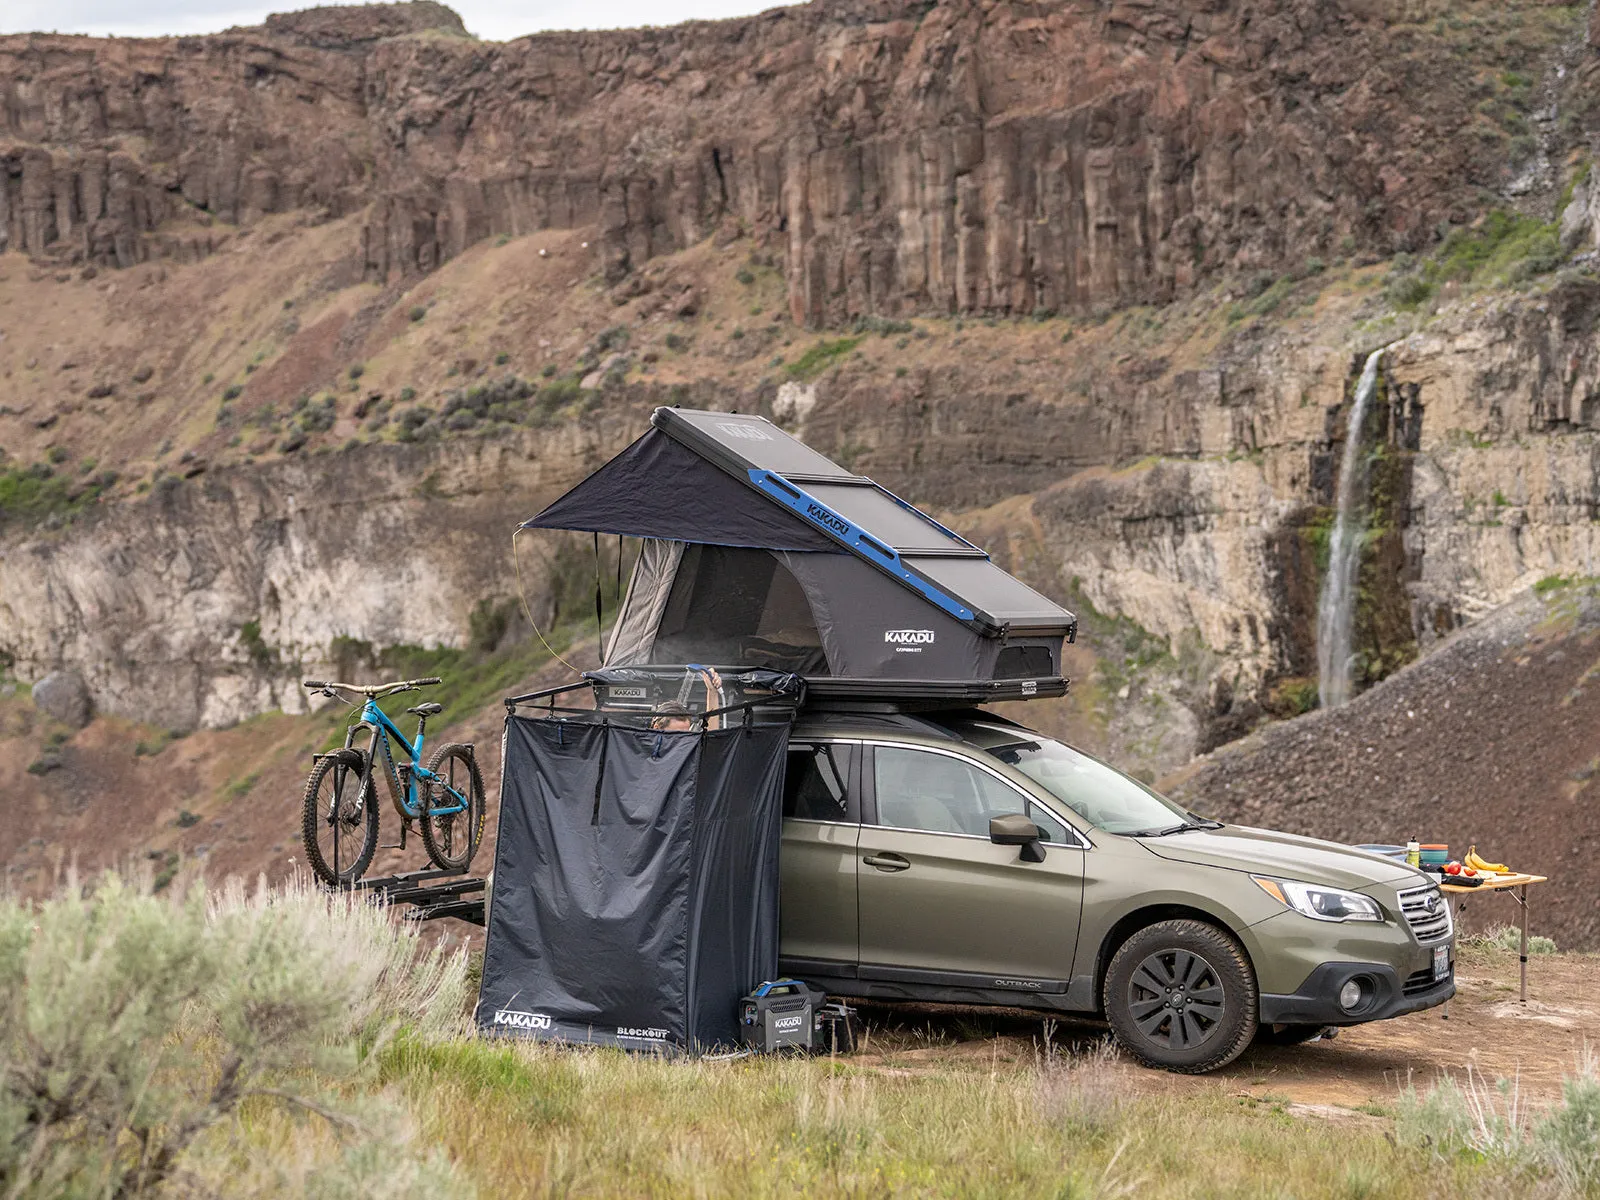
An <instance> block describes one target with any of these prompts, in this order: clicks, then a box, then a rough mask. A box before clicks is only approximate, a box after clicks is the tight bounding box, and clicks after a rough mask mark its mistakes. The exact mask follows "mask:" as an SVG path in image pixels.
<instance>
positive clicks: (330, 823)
mask: <svg viewBox="0 0 1600 1200" xmlns="http://www.w3.org/2000/svg"><path fill="white" fill-rule="evenodd" d="M440 682H442V681H441V680H440V679H438V678H437V677H434V678H428V679H407V680H402V681H400V682H398V683H378V684H354V683H334V682H328V681H325V680H321V679H307V680H305V683H304V686H305V687H307V688H310V689H311V690H312V691H314V692H321V693H322V694H323V695H324V696H330V697H332V698H333V699H335V700H343V701H344V702H345V703H347V704H351V705H352V708H351V711H352V712H353V713H354V712H356V708H357V707H359V710H360V711H359V715H358V716H357V717H356V719H355V720H354V721H353V722H351V724H350V727H349V728H348V729H346V730H345V735H344V747H343V748H342V749H339V750H332V751H329V752H328V753H326V754H318V755H316V756H315V764H316V765H315V766H313V767H312V768H311V775H310V777H309V778H308V779H307V780H306V794H305V810H304V813H303V815H302V826H301V833H302V835H303V837H304V839H305V847H306V858H307V860H308V861H309V862H310V863H311V869H312V870H313V871H315V872H316V873H317V877H318V878H319V879H321V880H322V881H323V882H324V883H326V884H328V885H329V886H331V887H340V886H344V885H348V884H352V883H354V882H355V881H356V880H358V879H360V878H361V875H362V873H363V872H364V871H365V870H366V869H367V867H368V866H369V865H371V863H372V856H373V854H374V853H375V852H376V851H377V849H378V789H377V784H376V783H375V782H374V781H373V776H374V775H379V774H381V775H382V776H383V781H384V786H385V787H387V788H388V790H389V799H390V800H391V801H392V802H393V804H394V808H395V812H396V813H398V814H399V816H400V845H399V847H398V848H399V849H401V850H404V849H405V845H406V834H407V832H408V831H409V830H410V829H411V827H412V824H413V823H416V824H417V825H418V826H419V828H420V832H421V834H422V844H423V846H424V847H425V848H426V849H427V851H428V857H429V858H431V859H432V860H433V862H434V865H435V866H437V867H439V868H440V869H441V870H446V871H464V870H466V869H467V866H468V865H469V864H470V863H471V862H472V856H473V855H474V854H476V853H477V852H478V844H479V843H480V842H481V841H482V840H483V823H484V816H485V810H484V803H483V778H482V776H480V775H479V774H478V759H477V754H476V752H475V751H474V749H473V747H472V746H471V745H470V744H469V743H465V742H449V743H446V744H445V745H443V746H440V747H439V749H437V750H436V751H434V754H433V757H432V758H431V759H429V760H428V765H427V766H426V767H424V766H423V765H422V734H423V729H424V727H425V726H426V724H427V721H428V718H429V717H431V716H436V715H437V714H439V713H441V712H443V711H444V706H443V705H439V704H418V705H416V706H415V707H412V708H408V709H406V712H407V713H408V714H411V715H414V716H415V717H416V718H417V737H416V740H415V741H414V742H412V741H407V740H406V736H405V734H403V733H401V732H400V727H399V726H398V725H396V724H395V723H394V722H393V721H391V720H390V719H389V717H388V715H387V714H386V713H385V712H384V711H383V710H382V709H381V708H379V707H378V701H379V700H382V699H383V698H385V697H386V696H393V695H397V694H399V693H401V692H414V691H417V690H418V689H420V688H424V687H430V686H432V685H434V684H437V683H440ZM344 693H349V694H350V695H346V694H344ZM351 696H357V697H361V698H362V699H360V700H352V699H351ZM363 731H366V732H368V733H369V734H370V735H371V736H370V739H369V740H368V743H367V746H366V748H365V749H363V748H362V747H360V746H358V745H356V739H357V738H359V737H360V736H361V734H362V732H363ZM391 738H392V739H393V740H394V741H396V742H398V743H399V744H400V745H401V746H402V747H403V748H404V754H403V756H402V757H403V761H401V762H400V763H398V764H397V763H396V762H395V756H394V753H393V751H391V750H390V748H389V741H390V739H391Z"/></svg>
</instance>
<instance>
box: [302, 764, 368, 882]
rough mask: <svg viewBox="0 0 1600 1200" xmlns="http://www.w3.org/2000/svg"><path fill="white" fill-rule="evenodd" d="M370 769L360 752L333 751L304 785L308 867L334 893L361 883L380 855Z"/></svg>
mask: <svg viewBox="0 0 1600 1200" xmlns="http://www.w3.org/2000/svg"><path fill="white" fill-rule="evenodd" d="M366 765H367V764H366V756H365V755H363V754H362V753H361V751H359V750H335V751H334V752H333V753H331V754H328V755H325V756H324V757H323V758H320V759H318V760H317V765H316V766H315V767H313V768H312V770H311V776H310V778H308V779H307V780H306V795H305V809H304V812H303V814H302V820H301V835H302V838H303V840H304V842H305V847H306V861H307V862H309V863H310V864H311V869H312V870H313V871H315V872H316V875H317V878H318V879H320V880H322V882H323V883H325V884H327V885H328V886H330V887H341V886H344V885H347V884H351V883H354V882H355V881H356V880H358V879H360V878H361V876H362V873H363V872H365V871H366V869H367V867H368V866H370V865H371V864H372V856H373V854H374V853H376V851H377V849H378V792H377V789H376V788H374V787H373V786H372V778H371V776H370V775H367V773H366V770H365V768H366ZM364 777H365V785H366V786H365V788H363V786H362V783H363V778H364ZM363 791H364V792H365V794H364V795H363Z"/></svg>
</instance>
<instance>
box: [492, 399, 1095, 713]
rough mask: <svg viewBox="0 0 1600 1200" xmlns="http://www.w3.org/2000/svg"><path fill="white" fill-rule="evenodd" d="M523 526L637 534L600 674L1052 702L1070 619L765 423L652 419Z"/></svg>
mask: <svg viewBox="0 0 1600 1200" xmlns="http://www.w3.org/2000/svg"><path fill="white" fill-rule="evenodd" d="M651 425H652V428H651V429H650V430H649V431H648V432H647V433H645V434H644V436H643V437H641V438H639V439H638V440H637V441H635V442H634V443H633V444H632V445H630V446H629V447H628V448H627V449H625V450H623V451H622V453H621V454H619V455H617V456H616V457H615V458H613V459H612V460H611V461H610V462H608V463H607V464H605V466H603V467H601V468H600V469H599V470H597V471H595V472H594V473H593V474H592V475H590V476H589V477H588V478H587V479H585V480H584V481H583V482H581V483H579V484H578V485H577V486H576V487H574V488H573V489H572V490H571V491H569V492H568V493H566V495H564V496H562V497H561V498H560V499H558V500H556V501H555V503H553V504H551V505H550V506H549V507H548V508H546V509H545V510H544V511H543V512H541V513H540V514H539V515H538V516H536V517H534V518H533V519H532V520H530V521H527V522H524V526H523V527H524V528H530V527H531V528H545V529H569V530H583V531H586V532H596V533H615V534H624V535H628V536H632V537H640V538H644V539H646V541H645V545H644V548H643V550H642V551H641V554H640V557H639V561H638V565H637V566H636V567H635V569H634V573H633V578H632V581H631V583H630V585H629V588H628V592H627V595H626V597H625V599H624V601H623V606H622V611H621V613H620V615H619V617H618V620H617V623H616V627H615V629H614V630H613V632H612V636H611V641H610V644H609V646H608V647H607V652H606V661H605V665H606V666H607V667H608V668H610V667H627V666H647V665H653V664H668V663H688V662H703V663H715V664H717V665H719V666H723V665H726V666H730V667H739V668H745V667H766V668H770V669H773V670H779V671H789V672H794V673H796V674H799V675H801V676H803V677H804V678H805V679H806V680H807V683H808V684H809V686H810V693H811V694H812V695H813V696H826V695H830V694H834V695H842V696H858V697H873V698H880V697H882V698H889V697H895V698H902V699H906V698H926V699H930V700H940V699H943V700H948V701H954V702H962V703H971V702H974V701H982V700H985V699H988V700H999V699H1010V698H1026V697H1030V696H1046V695H1060V694H1062V692H1064V691H1065V689H1066V681H1065V680H1064V679H1063V678H1062V677H1061V644H1062V642H1063V641H1064V640H1071V639H1072V638H1073V636H1074V635H1075V632H1076V629H1077V618H1076V617H1074V616H1073V614H1072V613H1070V612H1068V611H1067V610H1066V609H1064V608H1062V607H1060V606H1059V605H1057V604H1055V603H1054V602H1053V601H1051V600H1049V599H1047V598H1046V597H1044V596H1042V595H1040V594H1039V593H1038V592H1036V591H1034V590H1033V589H1032V588H1030V587H1028V586H1027V585H1026V584H1024V583H1022V582H1021V581H1020V580H1018V579H1015V578H1013V577H1012V576H1011V575H1009V574H1007V573H1006V572H1005V571H1003V570H1001V569H1000V568H999V567H997V566H996V565H995V564H994V563H993V562H992V561H990V558H989V556H988V554H986V553H985V552H984V551H983V550H982V549H980V548H979V547H977V546H974V545H973V544H972V543H971V542H969V541H967V540H966V539H965V538H963V537H961V536H960V535H959V534H956V533H954V532H952V531H951V530H949V529H947V528H945V527H944V526H943V525H941V524H940V523H939V522H938V521H935V520H934V519H933V518H932V517H930V516H928V515H927V514H926V513H924V512H922V511H920V510H919V509H917V508H915V507H913V506H912V505H910V504H908V503H906V502H905V501H904V500H901V499H900V498H899V497H898V496H896V495H894V494H893V493H892V492H890V491H888V490H887V489H885V488H883V487H880V486H879V485H878V484H876V483H874V482H873V481H872V480H871V479H868V478H866V477H865V476H861V475H856V474H853V473H852V472H850V471H847V470H845V468H843V467H841V466H839V465H838V464H837V463H835V462H832V461H831V460H829V459H828V458H825V457H824V456H823V455H821V454H819V453H817V452H816V451H815V450H813V449H811V448H810V447H809V446H807V445H805V444H804V443H803V442H801V441H799V440H798V439H796V438H794V437H791V436H790V435H789V434H787V433H785V432H784V431H783V430H782V429H780V428H778V426H776V425H774V424H773V423H772V422H771V421H768V420H767V419H766V418H765V417H760V416H754V415H749V414H742V413H721V412H705V411H698V410H691V409H677V408H658V409H656V411H655V413H654V415H653V416H652V417H651Z"/></svg>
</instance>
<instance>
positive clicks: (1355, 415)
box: [1317, 346, 1390, 708]
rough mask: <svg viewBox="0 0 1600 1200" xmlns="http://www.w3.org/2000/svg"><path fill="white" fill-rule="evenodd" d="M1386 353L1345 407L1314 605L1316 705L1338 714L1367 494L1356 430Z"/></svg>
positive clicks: (1345, 696)
mask: <svg viewBox="0 0 1600 1200" xmlns="http://www.w3.org/2000/svg"><path fill="white" fill-rule="evenodd" d="M1389 348H1390V347H1388V346H1383V347H1381V348H1379V349H1377V350H1374V351H1373V352H1372V353H1371V354H1369V355H1368V356H1367V362H1366V365H1365V366H1364V367H1362V368H1361V380H1360V382H1359V383H1357V384H1356V395H1355V402H1354V403H1353V404H1351V406H1350V424H1349V428H1348V430H1347V431H1346V433H1345V438H1344V455H1343V457H1342V458H1341V459H1340V461H1339V493H1338V501H1337V503H1338V506H1339V507H1338V510H1337V512H1336V513H1335V515H1334V520H1333V536H1332V538H1331V539H1330V540H1329V542H1328V573H1327V574H1326V575H1324V576H1323V578H1322V595H1321V597H1320V598H1319V599H1318V601H1317V700H1318V702H1319V703H1320V704H1321V705H1322V707H1323V708H1337V707H1338V706H1339V705H1341V704H1343V703H1344V702H1345V701H1347V700H1349V699H1350V663H1351V660H1352V659H1353V658H1354V657H1355V654H1354V650H1353V647H1352V646H1351V641H1352V639H1353V637H1354V632H1355V616H1356V582H1357V580H1358V578H1359V577H1360V574H1361V540H1362V539H1361V535H1362V533H1363V526H1364V522H1363V521H1362V520H1361V507H1362V503H1363V502H1364V500H1365V499H1366V494H1367V456H1366V455H1365V454H1363V453H1362V450H1361V429H1362V426H1363V425H1364V424H1365V423H1366V417H1367V406H1368V405H1369V404H1371V403H1372V395H1373V393H1374V392H1376V391H1377V390H1378V362H1379V360H1381V359H1382V358H1383V355H1384V352H1385V351H1386V350H1388V349H1389Z"/></svg>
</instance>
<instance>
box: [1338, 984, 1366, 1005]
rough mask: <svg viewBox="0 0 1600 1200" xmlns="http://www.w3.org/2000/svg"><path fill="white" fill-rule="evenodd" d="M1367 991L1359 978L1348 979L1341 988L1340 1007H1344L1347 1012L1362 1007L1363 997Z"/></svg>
mask: <svg viewBox="0 0 1600 1200" xmlns="http://www.w3.org/2000/svg"><path fill="white" fill-rule="evenodd" d="M1365 991H1366V989H1365V988H1363V987H1362V986H1361V981H1360V980H1359V979H1351V980H1348V981H1347V982H1346V983H1345V985H1344V986H1343V987H1342V988H1340V989H1339V1007H1340V1008H1342V1009H1344V1010H1345V1012H1354V1011H1355V1010H1356V1009H1357V1008H1360V1007H1361V998H1362V996H1363V995H1364V994H1365Z"/></svg>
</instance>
